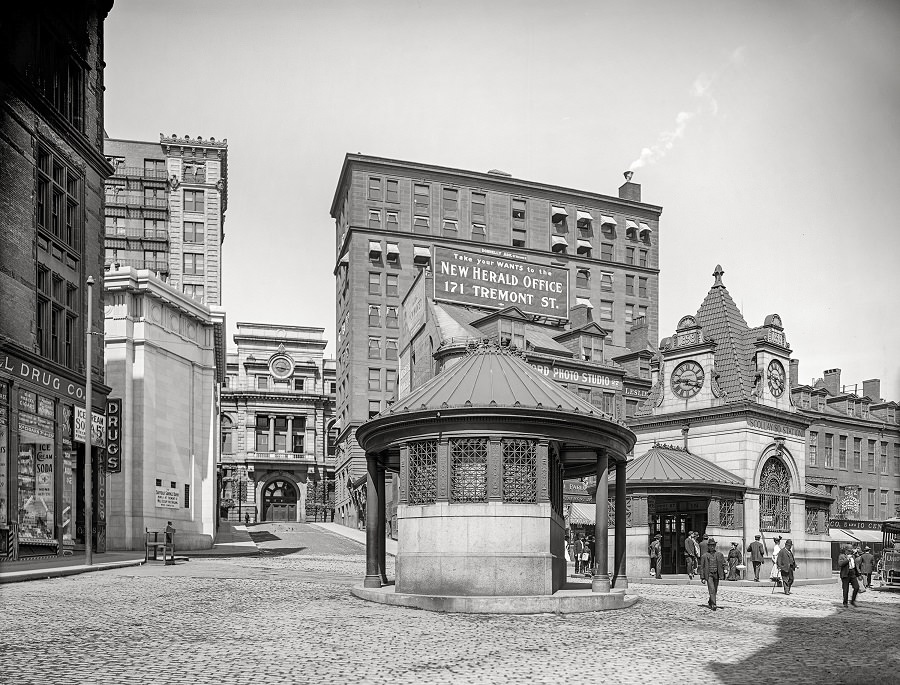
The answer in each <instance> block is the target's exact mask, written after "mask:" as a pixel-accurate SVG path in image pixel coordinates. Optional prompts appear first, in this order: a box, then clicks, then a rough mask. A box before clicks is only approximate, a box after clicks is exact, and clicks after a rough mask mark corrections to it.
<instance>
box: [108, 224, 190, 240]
mask: <svg viewBox="0 0 900 685" xmlns="http://www.w3.org/2000/svg"><path fill="white" fill-rule="evenodd" d="M201 226H202V224H201ZM123 232H124V231H123ZM200 236H201V237H200V238H198V239H197V242H203V237H202V236H203V232H202V230H201V232H200ZM144 237H145V238H165V237H166V222H165V220H164V219H144ZM191 242H193V241H191Z"/></svg>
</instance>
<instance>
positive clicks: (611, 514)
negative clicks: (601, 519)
mask: <svg viewBox="0 0 900 685" xmlns="http://www.w3.org/2000/svg"><path fill="white" fill-rule="evenodd" d="M606 512H607V513H606V516H607V518H608V519H609V522H608V525H609V527H610V528H615V527H616V501H615V499H613V498H610V499H608V500H606ZM632 525H633V523H632V521H631V497H626V498H625V527H626V528H631V526H632Z"/></svg>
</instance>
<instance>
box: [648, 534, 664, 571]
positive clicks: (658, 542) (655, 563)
mask: <svg viewBox="0 0 900 685" xmlns="http://www.w3.org/2000/svg"><path fill="white" fill-rule="evenodd" d="M650 570H651V571H652V572H653V573H654V574H655V576H656V578H657V580H658V579H660V578H662V535H660V534H659V533H657V534H656V535H654V536H653V542H651V543H650Z"/></svg>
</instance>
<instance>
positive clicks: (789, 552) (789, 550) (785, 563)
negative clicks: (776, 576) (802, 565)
mask: <svg viewBox="0 0 900 685" xmlns="http://www.w3.org/2000/svg"><path fill="white" fill-rule="evenodd" d="M775 563H776V565H777V566H778V571H779V572H780V573H781V583H782V585H784V594H786V595H789V594H791V585H793V584H794V569H796V568H797V564H796V563H795V562H794V541H793V540H790V539H788V540H785V541H784V548H783V549H782V550H781V551H780V552H779V553H778V557H777V558H776V560H775Z"/></svg>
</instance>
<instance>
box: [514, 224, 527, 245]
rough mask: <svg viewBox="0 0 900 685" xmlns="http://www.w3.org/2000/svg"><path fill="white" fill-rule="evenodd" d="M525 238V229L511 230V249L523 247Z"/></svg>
mask: <svg viewBox="0 0 900 685" xmlns="http://www.w3.org/2000/svg"><path fill="white" fill-rule="evenodd" d="M527 238H528V234H527V233H526V232H525V229H522V228H513V230H512V246H513V247H525V246H526V245H525V243H526V242H527Z"/></svg>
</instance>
